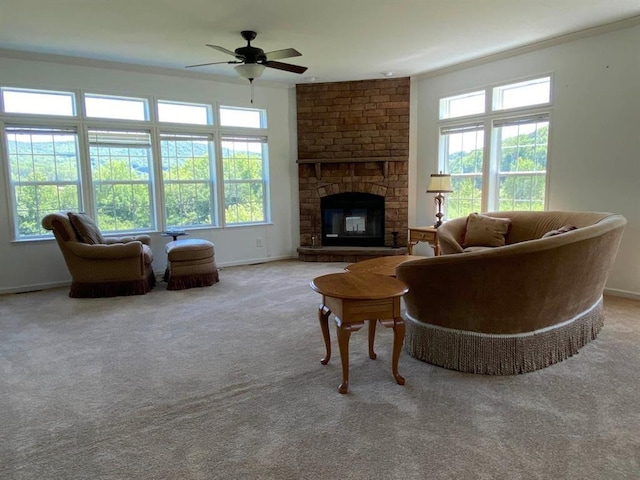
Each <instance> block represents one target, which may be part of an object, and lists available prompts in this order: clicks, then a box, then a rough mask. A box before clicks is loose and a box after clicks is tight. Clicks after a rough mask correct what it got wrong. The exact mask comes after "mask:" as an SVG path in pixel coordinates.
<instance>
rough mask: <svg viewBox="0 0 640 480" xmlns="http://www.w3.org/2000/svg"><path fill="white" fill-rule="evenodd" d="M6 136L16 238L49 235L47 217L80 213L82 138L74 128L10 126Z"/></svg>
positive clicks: (6, 130)
mask: <svg viewBox="0 0 640 480" xmlns="http://www.w3.org/2000/svg"><path fill="white" fill-rule="evenodd" d="M5 133H6V140H7V157H8V160H9V181H10V190H11V196H12V200H13V206H14V215H15V223H16V225H15V228H16V232H15V237H16V238H17V239H28V238H36V237H39V236H42V235H45V234H47V233H48V232H46V231H45V230H44V229H43V228H42V226H41V224H40V222H41V220H42V218H43V217H44V216H45V215H47V214H49V213H53V212H58V211H61V210H79V209H80V205H81V204H80V174H79V157H78V136H77V134H76V131H75V129H71V128H69V129H63V128H36V127H19V126H8V127H6V129H5Z"/></svg>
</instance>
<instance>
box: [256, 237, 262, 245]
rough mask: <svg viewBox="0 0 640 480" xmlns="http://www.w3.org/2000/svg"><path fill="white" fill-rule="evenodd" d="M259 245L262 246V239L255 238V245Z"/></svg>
mask: <svg viewBox="0 0 640 480" xmlns="http://www.w3.org/2000/svg"><path fill="white" fill-rule="evenodd" d="M261 246H262V239H261V238H256V247H261Z"/></svg>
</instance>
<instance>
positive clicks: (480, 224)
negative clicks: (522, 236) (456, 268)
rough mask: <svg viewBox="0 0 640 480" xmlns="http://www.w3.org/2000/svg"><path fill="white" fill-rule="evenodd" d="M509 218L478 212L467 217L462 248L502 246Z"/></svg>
mask: <svg viewBox="0 0 640 480" xmlns="http://www.w3.org/2000/svg"><path fill="white" fill-rule="evenodd" d="M510 225H511V220H509V219H508V218H494V217H489V216H486V215H480V214H478V213H471V214H470V215H469V216H468V217H467V229H466V231H465V233H464V240H463V243H462V246H463V248H468V247H503V246H504V244H505V235H506V234H507V232H508V231H509V226H510Z"/></svg>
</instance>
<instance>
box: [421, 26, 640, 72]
mask: <svg viewBox="0 0 640 480" xmlns="http://www.w3.org/2000/svg"><path fill="white" fill-rule="evenodd" d="M638 25H640V15H637V16H635V17H629V18H625V19H623V20H618V21H616V22H611V23H606V24H604V25H598V26H596V27H591V28H586V29H584V30H578V31H576V32H571V33H566V34H564V35H558V36H556V37H551V38H548V39H545V40H541V41H539V42H533V43H529V44H527V45H522V46H521V47H516V48H511V49H508V50H504V51H502V52H497V53H493V54H491V55H486V56H484V57H480V58H475V59H473V60H468V61H466V62H461V63H457V64H455V65H450V66H448V67H443V68H438V69H436V70H429V71H427V72H423V73H420V74H417V75H415V77H416V78H417V79H418V80H423V79H429V78H434V77H440V76H442V75H446V74H448V73H454V72H458V71H460V70H466V69H467V68H472V67H477V66H480V65H484V64H486V63H491V62H496V61H498V60H504V59H506V58H511V57H516V56H518V55H523V54H525V53H531V52H535V51H538V50H542V49H545V48H549V47H554V46H557V45H562V44H564V43H568V42H573V41H575V40H581V39H584V38H589V37H594V36H596V35H602V34H605V33H611V32H615V31H618V30H623V29H625V28H631V27H636V26H638Z"/></svg>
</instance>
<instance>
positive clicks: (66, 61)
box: [0, 48, 294, 88]
mask: <svg viewBox="0 0 640 480" xmlns="http://www.w3.org/2000/svg"><path fill="white" fill-rule="evenodd" d="M2 57H3V58H10V59H15V60H24V61H29V62H48V63H57V64H62V65H75V66H80V67H92V68H104V69H108V70H119V71H125V72H135V73H146V74H150V75H164V76H172V77H182V78H190V79H194V80H206V81H215V82H224V83H232V84H235V85H238V84H244V83H246V82H247V81H246V80H245V79H240V78H235V77H229V76H226V75H217V74H214V73H203V72H195V71H193V70H184V71H183V70H179V69H177V68H169V67H155V66H151V65H140V64H135V63H125V62H114V61H109V60H97V59H92V58H86V57H74V56H67V55H56V54H51V53H40V52H31V51H27V50H11V49H3V48H0V58H2ZM256 86H263V87H276V88H292V87H293V86H294V85H290V84H286V83H280V82H273V81H268V80H267V81H264V80H261V81H260V82H259V85H258V83H256Z"/></svg>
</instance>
